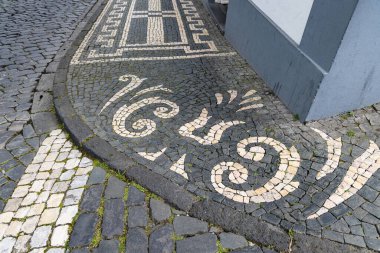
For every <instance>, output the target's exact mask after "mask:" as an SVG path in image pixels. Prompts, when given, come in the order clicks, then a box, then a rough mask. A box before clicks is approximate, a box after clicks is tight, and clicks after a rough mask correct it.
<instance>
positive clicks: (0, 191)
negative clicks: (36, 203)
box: [0, 182, 23, 199]
mask: <svg viewBox="0 0 380 253" xmlns="http://www.w3.org/2000/svg"><path fill="white" fill-rule="evenodd" d="M15 188H16V184H15V183H14V182H8V183H6V184H4V185H2V186H1V187H0V198H2V199H8V198H9V197H10V196H11V195H12V193H13V190H14V189H15ZM20 197H23V196H22V195H20Z"/></svg>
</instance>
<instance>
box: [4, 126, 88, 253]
mask: <svg viewBox="0 0 380 253" xmlns="http://www.w3.org/2000/svg"><path fill="white" fill-rule="evenodd" d="M92 165H93V164H92V161H91V160H90V159H88V158H87V157H84V156H83V155H82V154H81V152H80V151H78V150H77V149H75V148H73V145H72V143H71V142H70V141H69V140H67V138H66V135H65V133H63V132H62V130H54V131H52V132H51V133H50V135H49V136H48V137H47V138H46V139H45V140H44V142H43V143H42V145H41V147H40V148H39V149H38V152H37V154H36V156H35V157H34V159H33V161H32V163H31V164H30V165H29V166H28V167H27V168H26V170H25V174H24V175H23V176H22V177H21V179H20V181H19V182H18V184H17V187H16V188H15V190H14V192H13V194H12V196H11V198H10V199H8V202H7V204H6V205H5V208H4V210H3V213H2V214H0V226H1V227H0V238H1V239H0V249H1V250H2V251H1V252H12V249H13V250H14V251H17V252H27V251H28V252H29V251H40V252H43V251H44V250H45V249H46V248H47V247H49V248H50V249H49V251H48V252H50V251H51V252H55V251H56V250H58V249H61V251H62V250H63V249H64V247H65V246H66V242H67V240H68V238H69V230H70V229H71V227H72V223H73V218H74V217H75V215H76V213H77V212H78V206H79V201H80V199H81V197H82V194H83V191H84V186H85V185H86V182H87V179H88V174H89V173H90V172H91V171H92V169H93V166H92ZM49 238H50V240H49Z"/></svg>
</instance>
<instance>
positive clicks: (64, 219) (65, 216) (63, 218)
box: [57, 205, 78, 225]
mask: <svg viewBox="0 0 380 253" xmlns="http://www.w3.org/2000/svg"><path fill="white" fill-rule="evenodd" d="M77 213H78V206H76V205H73V206H65V207H63V208H62V210H61V213H60V215H59V218H58V220H57V225H62V224H70V223H71V222H72V221H73V219H74V217H75V215H76V214H77Z"/></svg>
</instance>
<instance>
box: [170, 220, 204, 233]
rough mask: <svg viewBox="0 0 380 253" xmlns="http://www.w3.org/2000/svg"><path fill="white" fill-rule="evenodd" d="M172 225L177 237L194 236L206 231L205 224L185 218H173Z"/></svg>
mask: <svg viewBox="0 0 380 253" xmlns="http://www.w3.org/2000/svg"><path fill="white" fill-rule="evenodd" d="M173 225H174V231H175V233H176V234H177V235H195V234H198V233H205V232H207V230H208V224H207V223H206V222H204V221H201V220H198V219H195V218H192V217H187V216H177V217H175V218H174V222H173Z"/></svg>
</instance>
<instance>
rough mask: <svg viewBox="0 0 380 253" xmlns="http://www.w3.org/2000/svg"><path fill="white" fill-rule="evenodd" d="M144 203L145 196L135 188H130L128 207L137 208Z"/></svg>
mask: <svg viewBox="0 0 380 253" xmlns="http://www.w3.org/2000/svg"><path fill="white" fill-rule="evenodd" d="M144 203H145V194H144V193H143V192H141V191H139V190H138V189H137V188H136V187H134V186H131V187H130V188H129V191H128V199H127V205H128V206H138V205H143V204H144Z"/></svg>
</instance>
